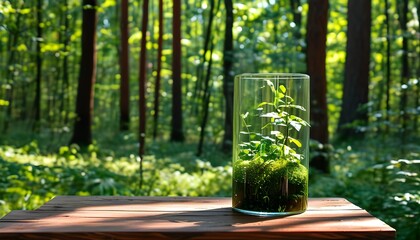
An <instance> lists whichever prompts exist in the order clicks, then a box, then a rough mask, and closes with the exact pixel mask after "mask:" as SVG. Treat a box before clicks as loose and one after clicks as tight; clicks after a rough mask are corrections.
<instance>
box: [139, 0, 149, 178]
mask: <svg viewBox="0 0 420 240" xmlns="http://www.w3.org/2000/svg"><path fill="white" fill-rule="evenodd" d="M142 14H143V17H142V23H141V33H142V35H141V43H140V45H141V46H140V47H141V49H140V66H139V71H140V72H139V85H140V87H139V97H140V99H139V113H140V114H139V115H140V119H139V120H140V122H139V126H140V132H139V138H140V148H139V155H140V156H143V155H144V151H145V142H146V111H147V110H146V78H147V58H146V53H147V48H146V43H147V25H148V24H149V0H144V2H143V13H142ZM140 186H141V184H140Z"/></svg>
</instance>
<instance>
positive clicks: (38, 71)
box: [0, 0, 420, 239]
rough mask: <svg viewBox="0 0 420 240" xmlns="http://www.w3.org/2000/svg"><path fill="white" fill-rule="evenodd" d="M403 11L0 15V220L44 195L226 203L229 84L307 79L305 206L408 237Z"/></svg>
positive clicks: (414, 134)
mask: <svg viewBox="0 0 420 240" xmlns="http://www.w3.org/2000/svg"><path fill="white" fill-rule="evenodd" d="M418 9H419V4H418V2H416V1H409V0H402V1H390V0H384V1H379V0H371V1H370V0H348V1H346V0H336V1H328V0H318V1H317V0H307V1H306V0H289V1H285V0H279V1H274V0H268V1H265V0H264V1H263V0H253V1H246V2H241V3H239V2H233V1H231V0H224V1H221V0H200V1H196V0H184V1H179V0H174V1H169V0H159V1H149V0H143V1H127V0H121V1H116V0H100V1H96V0H84V1H76V0H63V1H48V0H36V1H35V0H34V1H23V0H12V1H11V0H4V1H1V2H0V132H1V133H0V216H4V215H5V214H7V213H8V212H9V211H11V210H14V209H34V208H37V207H39V206H40V205H42V204H43V203H45V202H46V201H48V200H49V199H51V198H52V197H54V196H56V195H160V196H230V194H231V192H230V191H231V182H230V181H231V171H232V169H231V163H230V161H231V137H232V136H231V128H232V126H231V120H230V119H231V113H232V104H233V103H232V93H233V84H232V81H233V76H234V75H236V74H240V73H244V72H301V73H307V74H309V75H310V76H311V125H312V128H311V139H312V140H311V169H310V170H311V171H310V187H309V194H310V196H311V197H345V198H347V199H349V200H350V201H352V202H353V203H355V204H357V205H359V206H361V207H362V208H364V209H367V210H368V211H369V212H370V213H372V214H373V215H375V216H376V217H379V218H380V219H382V220H383V221H384V222H386V223H387V224H389V225H391V226H392V227H394V228H396V229H397V237H398V238H399V239H418V238H419V237H420V220H419V218H418V216H419V215H420V191H419V185H420V177H419V172H420V171H419V170H420V169H419V168H420V167H419V166H420V138H419V112H420V86H419V85H420V84H419V75H420V74H419V70H420V63H419V52H420V51H419V50H420V44H419V43H420V41H419V38H420V34H419V18H418Z"/></svg>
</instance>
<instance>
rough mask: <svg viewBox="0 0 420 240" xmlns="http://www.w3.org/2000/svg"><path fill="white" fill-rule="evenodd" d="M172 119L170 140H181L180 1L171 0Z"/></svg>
mask: <svg viewBox="0 0 420 240" xmlns="http://www.w3.org/2000/svg"><path fill="white" fill-rule="evenodd" d="M172 31H173V40H172V49H173V55H172V78H173V84H172V121H171V141H174V142H183V141H184V132H183V126H182V125H183V119H182V79H181V70H182V68H181V60H182V50H181V1H180V0H173V21H172Z"/></svg>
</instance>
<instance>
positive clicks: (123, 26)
mask: <svg viewBox="0 0 420 240" xmlns="http://www.w3.org/2000/svg"><path fill="white" fill-rule="evenodd" d="M128 36H129V31H128V0H121V20H120V41H121V43H120V44H121V50H120V75H121V80H120V130H122V131H126V130H128V129H129V126H130V93H129V91H130V88H129V83H130V66H129V61H128V60H129V46H128Z"/></svg>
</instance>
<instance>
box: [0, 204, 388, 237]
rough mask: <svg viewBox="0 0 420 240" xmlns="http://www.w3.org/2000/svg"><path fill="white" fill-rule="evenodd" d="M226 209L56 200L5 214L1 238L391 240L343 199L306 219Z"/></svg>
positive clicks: (384, 228) (318, 207)
mask: <svg viewBox="0 0 420 240" xmlns="http://www.w3.org/2000/svg"><path fill="white" fill-rule="evenodd" d="M230 205H231V200H230V198H184V197H170V198H169V197H75V196H60V197H56V198H54V199H53V200H51V201H50V202H48V203H47V204H45V205H44V206H42V207H41V208H39V209H37V210H35V211H12V212H11V213H9V214H8V215H7V216H5V217H4V218H3V219H1V220H0V238H1V239H4V237H6V239H7V238H10V239H13V238H15V237H24V238H35V237H36V239H42V238H40V237H43V236H49V237H51V238H54V237H57V238H60V239H70V237H72V238H74V237H75V236H77V237H81V238H86V239H91V238H92V237H94V238H102V237H104V236H106V237H107V238H108V237H111V238H117V239H134V238H139V236H141V238H142V239H181V238H182V239H217V238H220V239H253V240H255V239H281V238H282V237H285V238H286V237H287V238H288V239H293V238H302V237H304V238H309V237H310V238H315V239H316V238H318V239H322V238H330V239H331V238H334V239H363V238H365V239H394V238H395V230H394V229H392V228H391V227H389V226H388V225H386V224H385V223H383V222H381V221H380V220H378V219H376V218H375V217H373V216H371V215H370V214H369V213H367V212H366V211H365V210H363V209H360V208H359V207H357V206H355V205H353V204H351V203H350V202H348V201H347V200H345V199H342V198H333V199H329V198H328V199H310V200H309V207H308V210H307V211H306V212H305V213H303V214H299V215H293V216H289V217H283V218H262V217H254V216H248V215H243V214H240V213H237V212H234V211H232V209H231V207H230ZM72 234H73V235H72Z"/></svg>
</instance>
